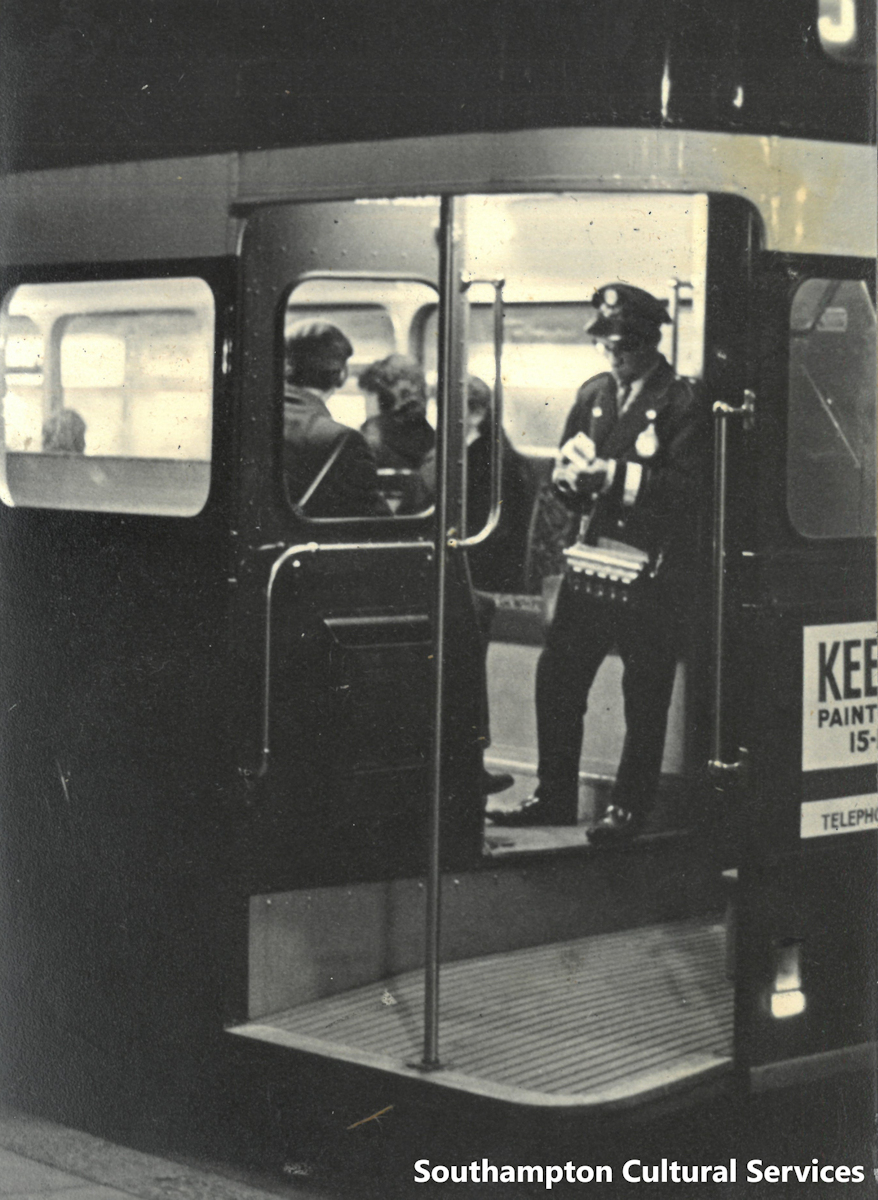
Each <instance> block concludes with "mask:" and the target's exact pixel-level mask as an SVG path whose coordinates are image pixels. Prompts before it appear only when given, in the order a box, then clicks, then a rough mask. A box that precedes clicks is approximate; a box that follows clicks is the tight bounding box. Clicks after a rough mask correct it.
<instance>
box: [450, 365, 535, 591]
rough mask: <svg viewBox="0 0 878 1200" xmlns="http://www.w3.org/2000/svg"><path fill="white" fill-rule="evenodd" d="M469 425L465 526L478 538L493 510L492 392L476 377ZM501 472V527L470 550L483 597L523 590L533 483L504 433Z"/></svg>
mask: <svg viewBox="0 0 878 1200" xmlns="http://www.w3.org/2000/svg"><path fill="white" fill-rule="evenodd" d="M467 403H468V410H469V411H468V414H467V416H468V425H467V452H466V472H467V474H466V479H467V484H466V523H467V530H468V531H469V532H470V533H477V532H478V531H479V530H480V529H481V528H482V527H483V526H484V524H485V522H486V521H487V519H488V514H489V512H490V511H491V455H492V453H493V449H492V446H491V442H492V437H493V430H492V422H491V391H490V388H489V387H488V385H487V384H486V383H484V382H483V381H482V380H481V379H479V378H478V377H477V376H475V375H471V376H470V377H469V386H468V389H467ZM500 437H501V439H502V444H503V467H502V472H501V480H500V482H501V496H502V507H501V510H500V520H499V522H498V524H497V528H496V529H495V530H494V532H493V533H492V534H491V536H490V537H489V538H488V540H487V541H486V542H482V543H481V544H480V545H478V546H473V547H472V549H471V550H469V551H468V555H469V565H470V572H471V574H472V580H473V586H474V587H476V588H478V589H479V590H481V591H484V592H520V591H523V589H524V562H525V556H526V553H527V531H528V526H529V524H530V515H531V509H532V507H533V498H534V490H535V487H534V480H533V476H532V472H531V469H530V465H529V464H528V461H527V459H526V458H525V457H524V456H523V455H521V454H519V453H518V451H517V450H515V449H514V448H513V446H512V443H511V442H510V441H509V438H508V437H507V436H506V432H505V430H501V432H500Z"/></svg>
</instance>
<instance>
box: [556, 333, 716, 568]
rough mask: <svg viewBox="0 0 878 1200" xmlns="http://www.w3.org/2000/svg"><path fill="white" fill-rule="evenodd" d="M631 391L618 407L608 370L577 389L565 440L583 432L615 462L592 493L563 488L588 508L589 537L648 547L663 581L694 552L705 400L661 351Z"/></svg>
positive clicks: (578, 507)
mask: <svg viewBox="0 0 878 1200" xmlns="http://www.w3.org/2000/svg"><path fill="white" fill-rule="evenodd" d="M638 384H639V387H638ZM633 391H634V394H633V395H632V397H631V398H630V400H629V401H628V402H627V404H626V405H625V407H623V409H622V412H621V413H619V412H618V411H617V405H618V402H619V397H618V392H617V386H616V380H615V378H614V377H613V375H612V374H611V373H610V372H609V371H608V372H605V373H604V374H602V375H595V376H594V377H593V378H592V379H589V380H588V381H587V382H586V383H584V384H583V385H582V387H581V388H580V389H579V391H578V393H577V395H576V402H575V403H574V405H573V408H572V409H571V411H570V414H569V416H568V417H567V423H566V424H565V426H564V434H563V436H562V438H561V445H564V443H565V442H567V441H568V440H569V439H570V438H572V437H575V435H576V434H577V433H585V434H587V435H588V437H590V438H591V439H592V441H593V442H594V444H595V447H596V451H597V457H599V458H605V459H614V460H615V462H616V467H615V472H614V474H613V479H612V482H611V483H610V484H609V486H608V487H606V489H605V491H603V492H602V493H601V494H599V495H598V496H597V497H596V498H594V499H592V498H590V497H582V496H570V495H569V494H567V493H559V494H560V495H561V498H562V500H563V501H564V503H565V504H567V505H568V506H569V507H571V508H573V509H574V510H575V511H577V512H588V513H590V514H591V521H590V523H589V529H588V534H587V536H586V541H587V542H588V543H589V544H591V545H596V544H597V543H598V541H599V539H601V538H609V539H612V540H615V541H619V542H624V543H626V544H627V545H631V546H636V547H637V548H638V549H640V550H645V551H646V552H647V553H648V554H649V555H650V558H651V561H652V564H653V566H655V565H656V564H657V563H658V564H659V570H658V572H657V578H661V579H662V582H665V581H668V580H669V579H670V577H671V576H672V575H676V573H677V570H679V568H680V567H681V566H683V565H684V563H685V564H687V565H688V563H689V562H690V561H691V556H692V555H693V554H694V549H695V546H694V538H695V519H696V512H697V502H698V497H699V493H700V492H701V488H702V481H703V475H704V466H705V444H704V420H703V415H704V414H703V406H702V403H701V400H700V398H699V396H698V394H697V392H696V390H695V388H694V387H693V385H692V384H691V383H690V382H689V381H688V380H687V379H683V378H680V377H679V376H677V375H675V373H674V371H673V369H672V368H671V366H670V364H669V363H668V362H667V360H666V359H665V358H664V357H663V356H661V355H660V356H659V360H658V363H657V364H656V366H655V367H654V368H653V370H652V371H650V373H649V374H648V375H647V376H646V377H645V378H644V379H642V380H640V381H637V382H635V384H634V385H633ZM659 560H661V561H660V562H659Z"/></svg>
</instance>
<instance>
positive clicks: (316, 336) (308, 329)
mask: <svg viewBox="0 0 878 1200" xmlns="http://www.w3.org/2000/svg"><path fill="white" fill-rule="evenodd" d="M353 352H354V348H353V346H352V345H351V343H350V342H349V341H348V339H347V338H346V337H345V335H344V334H343V333H342V331H341V330H340V329H339V328H338V326H336V325H330V324H329V322H328V321H303V322H302V323H301V324H299V325H295V326H294V327H293V328H292V329H291V330H290V332H289V333H288V334H287V337H286V342H285V345H284V367H285V370H284V378H285V380H286V382H287V383H289V384H292V385H293V386H294V387H307V388H315V389H316V390H317V391H318V392H328V391H330V390H331V389H333V388H337V387H341V385H342V384H343V383H344V381H345V378H346V370H347V362H348V359H349V358H350V356H351V355H352V354H353Z"/></svg>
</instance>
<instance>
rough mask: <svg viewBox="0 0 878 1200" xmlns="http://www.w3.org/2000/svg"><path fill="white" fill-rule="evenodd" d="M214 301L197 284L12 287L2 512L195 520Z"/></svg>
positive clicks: (0, 320) (6, 323)
mask: <svg viewBox="0 0 878 1200" xmlns="http://www.w3.org/2000/svg"><path fill="white" fill-rule="evenodd" d="M213 342H214V302H213V294H212V292H211V290H210V288H209V287H208V285H207V284H206V283H205V282H204V281H203V280H201V279H163V280H158V279H137V280H115V281H106V282H87V283H53V284H22V285H21V286H19V287H17V288H15V289H14V291H12V292H11V293H10V295H9V296H8V297H7V299H6V302H5V304H4V306H3V311H2V314H0V346H2V352H3V368H2V389H3V392H2V417H3V424H2V430H3V451H4V453H3V462H4V479H3V481H2V498H3V499H4V500H5V501H6V503H7V504H23V505H29V506H36V507H49V508H81V509H86V510H101V511H109V512H134V513H138V512H150V513H160V514H169V515H178V516H187V515H192V514H194V513H196V512H198V511H199V510H200V509H201V508H202V507H203V505H204V502H205V500H206V499H207V492H208V488H209V483H210V468H209V464H210V443H211V410H212V386H213Z"/></svg>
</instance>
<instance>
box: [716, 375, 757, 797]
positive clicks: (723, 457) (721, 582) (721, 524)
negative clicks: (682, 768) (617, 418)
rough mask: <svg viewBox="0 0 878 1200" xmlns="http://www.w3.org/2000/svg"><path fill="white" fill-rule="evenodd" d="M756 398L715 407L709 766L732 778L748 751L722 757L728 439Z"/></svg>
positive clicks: (748, 418)
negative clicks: (734, 423) (736, 756)
mask: <svg viewBox="0 0 878 1200" xmlns="http://www.w3.org/2000/svg"><path fill="white" fill-rule="evenodd" d="M755 412H756V397H755V395H754V394H753V392H751V391H750V390H749V388H748V389H746V390H745V391H744V403H743V404H742V405H740V406H739V407H735V406H734V405H732V404H727V403H726V402H725V401H724V400H717V401H716V403H715V404H714V406H713V417H714V435H713V713H712V716H711V728H710V759H709V760H708V763H707V769H708V771H709V772H710V774H711V775H714V776H717V777H720V778H722V777H729V776H730V775H734V774H736V773H738V772H740V771H741V770H742V769H743V767H744V765H745V762H746V756H747V751H746V750H745V749H744V748H743V747H742V748H741V749H740V750H739V752H738V753H739V754H740V758H739V759H737V760H736V761H735V762H727V761H726V760H725V758H724V757H723V750H724V746H723V727H724V724H725V720H724V712H723V693H724V689H725V680H724V674H725V657H726V521H727V517H728V497H727V494H726V493H727V490H728V476H729V468H728V449H729V446H728V442H729V418H730V417H740V418H741V419H742V427H743V429H744V430H745V431H749V430H750V429H752V427H753V420H754V414H755Z"/></svg>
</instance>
